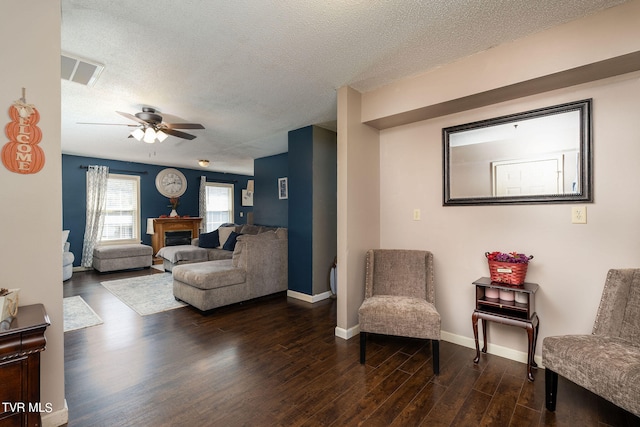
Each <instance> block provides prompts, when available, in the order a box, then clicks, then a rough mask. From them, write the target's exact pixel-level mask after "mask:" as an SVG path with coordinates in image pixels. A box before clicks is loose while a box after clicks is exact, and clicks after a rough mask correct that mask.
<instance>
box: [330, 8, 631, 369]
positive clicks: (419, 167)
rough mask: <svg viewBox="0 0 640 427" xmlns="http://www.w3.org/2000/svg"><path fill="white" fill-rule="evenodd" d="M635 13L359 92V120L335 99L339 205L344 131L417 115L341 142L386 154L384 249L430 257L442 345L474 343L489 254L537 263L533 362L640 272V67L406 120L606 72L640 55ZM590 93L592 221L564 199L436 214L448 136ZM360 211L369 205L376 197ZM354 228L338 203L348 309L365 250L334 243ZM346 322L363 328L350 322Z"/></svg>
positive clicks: (493, 347)
mask: <svg viewBox="0 0 640 427" xmlns="http://www.w3.org/2000/svg"><path fill="white" fill-rule="evenodd" d="M639 16H640V1H639V0H633V1H630V2H628V3H625V4H623V5H621V6H618V7H614V8H610V9H607V10H604V11H602V12H600V13H598V14H594V15H590V16H588V17H586V18H583V19H581V20H577V21H574V22H571V23H568V24H565V25H562V26H558V27H555V28H552V29H550V30H547V31H544V32H541V33H538V34H534V35H532V36H530V37H527V38H524V39H521V40H517V41H514V42H512V43H508V44H505V45H501V46H498V47H495V48H492V49H489V50H487V51H485V52H481V53H478V54H476V55H472V56H470V57H467V58H464V59H462V60H460V61H458V62H456V63H453V64H449V65H446V66H442V67H439V68H437V69H434V70H429V71H427V72H425V73H424V74H422V75H419V76H416V77H412V78H407V79H403V80H400V81H398V82H395V83H392V84H390V85H388V86H386V87H383V88H380V89H377V90H374V91H371V92H367V93H364V94H361V96H360V98H358V104H357V108H359V110H360V112H361V116H360V117H357V118H356V117H354V115H355V113H354V114H351V115H341V114H340V94H341V92H340V91H339V92H338V107H339V108H338V144H339V150H338V165H339V183H338V199H339V201H340V200H341V199H347V195H350V193H348V192H349V191H352V188H351V187H346V186H344V185H341V183H340V171H341V170H348V171H349V179H353V177H354V176H355V175H354V174H352V172H351V168H352V166H353V167H354V169H355V170H357V171H359V172H356V173H355V174H358V173H360V174H365V173H367V170H366V168H364V167H363V166H362V165H361V164H360V160H359V159H358V160H356V159H354V158H353V156H352V155H351V153H349V154H350V156H348V155H346V154H345V151H344V150H343V151H341V150H340V143H341V140H342V139H344V138H345V135H346V129H350V128H352V127H355V126H356V125H357V124H360V125H361V124H362V123H363V122H369V123H372V124H375V125H380V127H381V128H384V127H385V123H386V124H387V125H386V127H388V126H390V125H388V123H394V122H395V123H397V121H394V120H391V121H389V119H391V118H394V117H399V116H401V117H403V118H410V119H413V120H422V121H418V122H415V121H414V122H413V123H409V124H405V125H402V126H397V127H392V128H388V129H384V130H381V131H379V134H378V135H376V134H375V133H373V132H371V133H368V134H365V133H362V135H357V134H355V133H351V134H350V135H349V141H348V142H349V144H350V145H351V146H358V147H360V150H361V151H360V154H362V155H365V151H366V144H367V142H369V143H370V149H371V150H372V151H374V152H376V153H379V156H380V158H379V179H380V181H379V184H378V185H379V195H378V197H379V203H380V204H379V224H380V227H379V246H380V247H383V248H415V249H427V250H431V251H433V252H434V259H435V269H436V272H435V274H436V281H437V284H436V286H437V288H436V306H437V307H438V310H439V311H440V313H441V315H442V329H443V339H445V340H449V341H453V342H457V343H460V344H463V345H468V346H473V340H472V337H473V332H472V327H471V314H472V312H473V308H474V289H473V286H472V284H471V282H472V281H473V280H475V279H477V278H478V277H481V276H487V275H488V267H487V264H486V259H485V257H484V253H485V252H486V251H493V250H500V251H514V250H516V251H519V252H525V253H528V254H533V255H534V256H535V258H534V260H533V261H532V263H531V266H530V268H529V274H528V276H527V280H528V281H531V282H537V283H539V284H540V290H539V292H538V295H537V296H536V305H537V307H536V308H537V312H538V314H539V316H540V337H539V340H538V347H537V351H536V353H537V354H538V359H539V355H540V350H541V343H542V340H543V339H544V337H545V336H549V335H556V334H569V333H589V332H590V331H591V327H592V325H593V320H594V317H595V314H596V310H597V306H598V302H599V299H600V295H601V292H602V287H603V284H604V280H605V275H606V272H607V270H608V269H609V268H617V267H640V239H639V237H640V225H639V224H638V221H637V219H638V218H640V189H639V188H638V187H637V185H636V184H637V183H638V182H640V169H639V168H638V167H637V164H638V159H639V158H640V120H638V117H640V102H638V94H640V72H638V71H635V72H633V73H628V74H626V75H620V76H617V77H611V78H608V79H605V80H598V81H594V82H590V83H584V84H582V85H579V86H570V87H565V88H564V89H557V90H555V91H552V92H544V90H548V89H539V90H537V91H536V88H535V86H533V89H532V90H531V86H529V89H528V90H529V91H528V92H527V96H526V98H519V99H514V100H511V101H506V102H502V103H496V104H492V105H488V103H487V102H486V101H487V100H488V99H490V98H489V97H490V95H486V96H485V98H483V99H482V100H481V101H482V102H481V103H479V104H476V105H475V106H476V107H477V106H478V105H488V106H483V107H481V108H474V109H468V108H472V107H469V105H473V103H470V104H468V105H467V110H465V111H463V109H457V110H456V111H463V112H456V113H455V114H449V113H447V114H449V115H445V116H439V117H437V115H431V116H430V117H429V118H428V119H426V117H421V115H420V114H414V113H415V112H417V111H423V110H424V109H425V108H426V109H428V110H429V111H447V109H446V108H441V107H442V106H446V105H447V103H451V101H456V100H460V99H467V98H472V97H474V96H478V95H482V94H491V93H497V94H499V95H500V96H503V95H507V96H506V97H503V98H502V99H512V98H513V97H509V96H508V95H509V93H508V91H509V90H510V89H509V88H511V87H513V86H515V85H517V84H518V83H521V82H530V81H532V80H531V79H544V78H546V77H547V76H549V75H551V74H553V73H558V72H567V73H568V74H564V75H563V76H564V77H566V78H567V79H566V80H565V81H564V84H565V86H566V85H568V84H571V82H573V83H575V81H574V80H572V79H574V77H575V78H576V80H577V81H580V82H584V81H585V80H584V77H585V74H580V75H575V74H574V75H572V74H571V72H572V71H570V70H574V69H575V67H583V68H581V70H582V71H584V70H585V69H586V68H588V69H593V67H591V64H599V65H597V66H596V68H597V67H598V66H603V65H602V64H610V62H609V61H608V60H609V59H611V58H618V57H620V56H622V55H627V54H635V55H637V52H640V26H638V25H637V22H638V17H639ZM604 66H608V65H604ZM635 70H638V68H637V64H636V65H635ZM582 71H581V72H582ZM610 75H614V74H610ZM564 77H563V78H564ZM581 79H582V80H581ZM534 81H535V80H534ZM556 83H557V81H556ZM555 87H563V86H561V85H560V86H555ZM341 91H342V92H346V91H347V89H346V88H342V89H341ZM487 91H495V92H487ZM520 96H523V95H520ZM584 98H593V100H594V104H593V118H594V195H595V196H594V197H595V202H594V203H592V204H587V217H588V223H587V224H585V225H573V224H571V222H570V218H571V205H570V204H555V205H518V206H478V207H467V206H459V207H443V206H442V128H443V127H448V126H453V125H458V124H464V123H469V122H472V121H476V120H481V119H488V118H492V117H497V116H502V115H506V114H512V113H517V112H522V111H527V110H530V109H535V108H541V107H546V106H551V105H556V104H560V103H564V102H568V101H576V100H580V99H584ZM458 105H464V103H461V104H458ZM448 111H449V112H450V113H451V111H450V110H448ZM415 117H420V118H418V119H416V118H415ZM341 121H342V123H341ZM353 122H355V123H353ZM404 122H405V123H407V122H409V120H405V121H404ZM371 167H372V168H376V167H377V166H376V165H372V166H371ZM375 187H376V185H375V184H374V185H373V186H372V188H375ZM349 201H350V206H349V208H350V209H356V208H357V206H354V202H352V201H351V198H349ZM360 203H361V204H362V206H368V207H370V206H371V202H370V201H362V202H360ZM414 209H420V210H421V211H422V220H421V221H413V210H414ZM372 210H373V209H372ZM359 221H360V218H357V217H349V216H348V215H346V214H345V212H344V211H343V210H341V209H340V203H339V209H338V233H339V236H338V246H339V250H338V266H339V267H338V268H339V272H340V268H346V269H347V270H348V271H349V276H347V277H343V276H339V286H340V281H341V280H347V283H346V284H344V281H343V282H342V283H343V284H344V285H346V286H347V287H348V288H349V289H348V291H344V292H345V294H346V295H349V296H351V301H353V300H354V296H355V295H358V294H359V293H360V294H363V293H364V284H363V280H361V279H362V278H361V277H360V276H358V275H356V274H355V273H352V272H353V271H355V270H357V269H363V267H364V254H363V253H361V251H359V252H358V253H357V254H353V253H350V254H349V255H350V256H345V255H344V251H343V252H341V251H340V248H341V242H342V241H345V242H346V243H344V246H345V247H350V246H351V234H350V229H351V228H352V227H353V228H359V227H361V224H360V222H359ZM370 224H371V223H370ZM373 232H374V231H373V230H370V233H373ZM356 242H357V243H358V244H360V245H361V246H362V245H363V244H367V243H369V244H373V243H374V242H375V238H374V237H371V236H370V237H369V241H365V240H364V239H363V238H362V237H361V236H358V237H356ZM371 247H375V246H371ZM341 254H342V257H341ZM345 264H346V265H345ZM342 295H343V294H342V293H341V292H340V291H339V292H338V325H339V326H340V319H341V316H342V317H343V318H345V319H348V320H349V321H352V319H354V318H356V319H357V307H355V306H354V305H353V304H346V303H344V302H343V303H342V304H341V301H340V299H341V297H342ZM343 310H344V311H345V313H342V311H343ZM348 325H349V327H352V328H353V329H354V330H355V329H357V325H356V326H353V324H352V323H348ZM490 329H491V332H490V339H489V341H490V345H489V351H490V352H493V353H497V354H501V355H504V356H507V357H510V358H513V359H516V360H521V361H525V360H526V334H525V332H524V331H523V330H521V329H520V330H519V329H518V328H512V327H507V326H503V325H496V324H492V325H490Z"/></svg>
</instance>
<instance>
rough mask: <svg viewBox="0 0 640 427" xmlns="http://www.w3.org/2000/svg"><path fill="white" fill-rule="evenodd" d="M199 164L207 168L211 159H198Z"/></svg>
mask: <svg viewBox="0 0 640 427" xmlns="http://www.w3.org/2000/svg"><path fill="white" fill-rule="evenodd" d="M198 164H199V165H200V166H202V167H203V168H206V167H207V166H209V160H205V159H201V160H198Z"/></svg>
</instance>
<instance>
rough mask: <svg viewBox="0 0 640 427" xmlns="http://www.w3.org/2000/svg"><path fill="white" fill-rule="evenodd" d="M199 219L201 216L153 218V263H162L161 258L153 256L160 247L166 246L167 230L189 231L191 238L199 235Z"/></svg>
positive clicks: (200, 219) (170, 231)
mask: <svg viewBox="0 0 640 427" xmlns="http://www.w3.org/2000/svg"><path fill="white" fill-rule="evenodd" d="M201 221H202V218H154V219H153V236H152V237H151V246H152V247H153V256H154V260H153V261H154V264H158V263H162V259H160V258H155V256H156V254H157V253H158V251H159V250H160V249H162V248H163V247H165V246H167V240H166V239H167V232H169V233H172V232H175V231H190V232H191V238H196V237H198V236H199V229H200V222H201Z"/></svg>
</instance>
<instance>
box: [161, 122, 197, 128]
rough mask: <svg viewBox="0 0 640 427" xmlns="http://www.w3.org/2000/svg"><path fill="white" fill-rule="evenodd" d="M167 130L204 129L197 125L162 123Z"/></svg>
mask: <svg viewBox="0 0 640 427" xmlns="http://www.w3.org/2000/svg"><path fill="white" fill-rule="evenodd" d="M163 125H164V126H165V127H166V128H167V129H204V126H202V125H201V124H199V123H163Z"/></svg>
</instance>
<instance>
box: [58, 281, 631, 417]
mask: <svg viewBox="0 0 640 427" xmlns="http://www.w3.org/2000/svg"><path fill="white" fill-rule="evenodd" d="M156 273H159V272H158V271H157V270H153V269H151V270H143V271H135V272H126V273H113V274H105V275H100V274H97V273H95V272H82V273H74V275H73V278H72V279H71V280H69V281H67V282H65V283H64V296H65V297H68V296H74V295H81V296H82V297H83V298H84V299H85V301H87V303H88V304H89V305H90V306H91V307H92V308H93V309H94V310H95V311H96V312H97V313H98V314H99V315H100V316H101V317H102V319H103V320H104V324H102V325H99V326H94V327H90V328H86V329H81V330H77V331H71V332H67V333H65V381H66V399H67V403H68V406H69V423H68V425H69V426H82V427H87V426H191V427H193V426H297V425H304V426H329V425H331V426H346V425H358V424H362V425H367V426H388V425H391V426H419V425H425V426H426V425H428V426H478V425H485V426H543V425H544V426H606V425H611V426H631V425H635V426H638V425H640V419H638V418H637V417H634V416H632V415H630V414H629V413H627V412H625V411H623V410H621V409H619V408H617V407H615V406H614V405H612V404H610V403H608V402H607V401H605V400H603V399H601V398H599V397H597V396H595V395H593V394H592V393H590V392H587V391H586V390H584V389H581V388H580V387H578V386H576V385H574V384H572V383H570V382H568V381H566V380H564V379H562V378H561V379H560V383H559V387H558V407H557V410H556V411H555V413H551V412H548V411H546V410H545V409H544V371H543V370H540V372H536V373H535V375H536V381H535V382H529V381H527V380H526V367H525V365H524V364H522V363H517V362H514V361H511V360H508V359H504V358H501V357H497V356H493V355H483V357H482V359H481V361H480V363H479V364H478V365H475V364H474V363H473V358H474V355H475V350H472V349H469V348H465V347H461V346H459V345H455V344H451V343H448V342H442V343H441V345H440V352H441V355H440V363H441V365H440V371H441V372H440V376H438V377H435V376H434V375H433V370H432V365H431V350H430V346H429V345H426V346H425V345H424V344H423V343H422V342H419V341H417V340H411V339H401V338H390V337H382V336H374V337H372V338H371V340H370V342H369V345H368V349H367V350H368V352H367V364H366V365H364V366H362V365H360V363H359V340H358V338H357V337H356V338H353V339H351V340H349V341H345V340H342V339H340V338H336V337H335V336H334V328H335V318H336V301H335V300H325V301H322V302H320V303H317V304H313V305H311V304H307V303H303V302H299V301H296V300H293V299H288V298H287V297H286V296H285V295H284V294H278V295H276V296H272V297H268V298H264V299H260V300H257V301H251V302H248V303H244V304H238V305H234V306H230V307H225V308H221V309H218V310H215V311H213V312H212V313H208V314H207V315H203V314H201V313H200V312H198V311H196V310H194V309H192V308H190V307H185V308H180V309H176V310H172V311H167V312H163V313H158V314H154V315H150V316H145V317H141V316H139V315H138V314H136V313H135V312H134V311H133V310H131V309H130V308H129V307H127V306H126V305H125V304H123V303H122V302H120V300H118V299H117V298H116V297H114V296H113V295H112V294H111V293H110V292H109V291H107V290H106V289H104V288H103V287H102V286H101V285H100V284H99V282H100V281H107V280H115V279H121V278H124V277H131V276H136V275H145V274H156ZM469 318H470V316H469ZM469 328H471V321H469Z"/></svg>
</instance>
